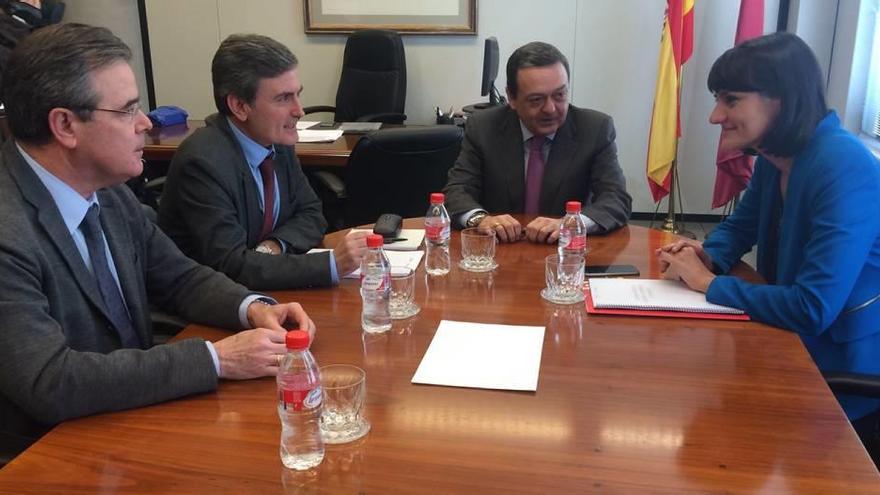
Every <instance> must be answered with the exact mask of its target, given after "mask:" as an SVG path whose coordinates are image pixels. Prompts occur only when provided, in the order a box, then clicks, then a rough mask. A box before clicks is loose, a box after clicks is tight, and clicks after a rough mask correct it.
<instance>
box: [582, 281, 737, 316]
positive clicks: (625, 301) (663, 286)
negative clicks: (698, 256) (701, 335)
mask: <svg viewBox="0 0 880 495" xmlns="http://www.w3.org/2000/svg"><path fill="white" fill-rule="evenodd" d="M589 283H590V293H591V294H592V297H593V306H594V307H596V308H597V309H604V308H612V309H641V310H650V311H684V312H688V313H724V314H732V315H741V314H743V311H742V310H739V309H736V308H730V307H727V306H721V305H719V304H712V303H710V302H709V301H706V295H705V294H703V293H702V292H697V291H695V290H691V289H690V288H688V286H686V285H685V284H684V283H682V282H677V281H674V280H646V279H627V278H606V279H601V278H591V279H590V280H589Z"/></svg>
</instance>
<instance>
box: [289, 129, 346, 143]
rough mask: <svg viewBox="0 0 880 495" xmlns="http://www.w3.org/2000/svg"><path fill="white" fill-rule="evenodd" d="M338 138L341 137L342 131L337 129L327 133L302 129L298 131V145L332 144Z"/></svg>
mask: <svg viewBox="0 0 880 495" xmlns="http://www.w3.org/2000/svg"><path fill="white" fill-rule="evenodd" d="M340 137H342V131H340V130H339V129H331V130H327V131H317V130H313V129H303V130H301V131H299V142H300V143H332V142H333V141H336V140H337V139H339V138H340Z"/></svg>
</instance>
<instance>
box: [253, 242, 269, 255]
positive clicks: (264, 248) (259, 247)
mask: <svg viewBox="0 0 880 495" xmlns="http://www.w3.org/2000/svg"><path fill="white" fill-rule="evenodd" d="M254 251H256V252H258V253H263V254H272V248H270V247H269V246H267V245H265V244H257V247H255V248H254Z"/></svg>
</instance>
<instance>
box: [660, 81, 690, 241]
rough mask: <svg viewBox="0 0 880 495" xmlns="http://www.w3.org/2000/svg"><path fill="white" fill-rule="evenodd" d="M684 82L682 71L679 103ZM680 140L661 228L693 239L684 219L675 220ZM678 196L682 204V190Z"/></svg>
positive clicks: (674, 159) (675, 154) (679, 83)
mask: <svg viewBox="0 0 880 495" xmlns="http://www.w3.org/2000/svg"><path fill="white" fill-rule="evenodd" d="M683 82H684V77H683V75H682V74H681V73H679V75H678V101H679V105H680V104H681V103H680V102H681V91H682V87H683V86H684V84H683ZM678 113H679V115H680V114H681V109H679V110H678ZM679 119H681V117H680V116H679ZM680 140H681V139H680V138H678V137H676V138H675V153H674V155H673V156H674V157H675V158H673V159H672V166H671V167H669V174H670V177H669V204H668V208H667V211H666V220H665V221H664V222H663V226H661V227H660V230H661V231H663V232H668V233H670V234H678V235H683V236H685V237H690V238H691V239H695V238H696V236H695V235H694V234H693V233H691V232H688V231H687V230H684V229H682V228H681V226H680V225H679V223H681V224H682V225H684V221H682V222H676V221H675V192H676V191H675V189H676V185H677V184H678V182H679V179H678V143H679V141H680ZM678 185H680V184H678ZM678 196H679V200H678V202H679V204H681V192H679V193H678ZM682 210H684V207H682ZM680 214H684V211H681V212H680Z"/></svg>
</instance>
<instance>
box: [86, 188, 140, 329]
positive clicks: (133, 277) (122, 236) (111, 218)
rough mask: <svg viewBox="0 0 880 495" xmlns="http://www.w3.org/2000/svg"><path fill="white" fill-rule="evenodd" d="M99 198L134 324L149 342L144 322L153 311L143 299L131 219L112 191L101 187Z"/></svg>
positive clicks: (105, 230)
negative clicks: (150, 311) (150, 310)
mask: <svg viewBox="0 0 880 495" xmlns="http://www.w3.org/2000/svg"><path fill="white" fill-rule="evenodd" d="M98 202H99V203H101V228H102V229H103V230H104V237H106V238H107V245H108V246H109V247H110V254H111V255H112V256H113V265H114V266H115V267H116V274H117V275H118V276H119V286H120V287H121V288H122V295H123V296H124V297H125V305H126V307H127V308H128V313H129V316H131V322H132V325H133V326H134V329H135V331H136V332H137V333H138V337H139V338H140V340H141V342H143V343H148V342H150V341H151V339H150V338H149V337H148V335H147V329H146V327H145V326H144V325H143V324H141V322H144V321H147V319H149V315H148V314H147V312H148V309H147V308H146V307H145V305H144V304H143V302H142V301H141V297H142V296H141V283H140V278H139V277H138V270H139V269H140V266H139V263H140V262H139V260H138V256H137V251H136V249H135V247H134V246H135V244H134V239H132V237H131V229H130V228H129V225H128V222H129V220H128V219H127V218H126V216H125V213H124V212H123V211H122V208H121V206H120V205H119V204H117V202H116V198H115V196H114V195H113V194H111V193H110V192H108V191H99V192H98Z"/></svg>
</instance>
